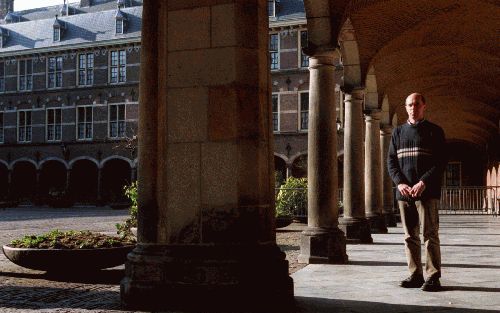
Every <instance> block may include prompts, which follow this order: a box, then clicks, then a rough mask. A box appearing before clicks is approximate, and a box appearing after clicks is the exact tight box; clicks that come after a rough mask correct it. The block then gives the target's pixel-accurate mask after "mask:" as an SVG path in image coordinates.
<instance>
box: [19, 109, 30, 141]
mask: <svg viewBox="0 0 500 313" xmlns="http://www.w3.org/2000/svg"><path fill="white" fill-rule="evenodd" d="M27 112H30V123H29V124H28V123H26V120H27V119H26V114H27ZM21 113H24V114H25V116H24V121H25V123H24V125H23V126H21V123H20V120H21ZM21 129H24V130H23V132H24V140H20V136H19V134H20V132H21ZM28 133H29V136H28ZM28 137H29V140H28ZM32 140H33V111H32V110H19V111H17V142H18V143H28V142H31V141H32Z"/></svg>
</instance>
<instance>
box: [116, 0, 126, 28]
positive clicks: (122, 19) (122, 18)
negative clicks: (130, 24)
mask: <svg viewBox="0 0 500 313" xmlns="http://www.w3.org/2000/svg"><path fill="white" fill-rule="evenodd" d="M115 20H116V29H115V33H116V34H123V33H125V29H126V25H127V15H126V14H125V13H123V12H122V10H120V7H118V9H117V10H116V15H115Z"/></svg>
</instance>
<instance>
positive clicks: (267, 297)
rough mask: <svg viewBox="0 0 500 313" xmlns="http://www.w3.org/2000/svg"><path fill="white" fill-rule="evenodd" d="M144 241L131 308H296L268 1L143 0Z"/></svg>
mask: <svg viewBox="0 0 500 313" xmlns="http://www.w3.org/2000/svg"><path fill="white" fill-rule="evenodd" d="M143 14H144V16H146V17H147V18H145V19H143V20H142V22H143V26H142V32H143V33H142V43H141V74H140V77H141V83H140V88H141V92H140V99H139V137H138V152H139V155H138V157H139V168H138V187H139V190H138V191H139V199H138V201H139V203H138V205H139V214H138V243H137V246H136V248H135V249H134V251H133V252H132V253H130V254H129V255H128V257H127V262H126V265H125V271H126V277H125V278H124V279H123V280H122V282H121V299H122V302H123V303H124V304H125V306H127V307H129V308H138V309H143V310H144V309H145V310H155V311H177V310H182V311H203V312H207V311H210V312H219V311H226V312H236V311H239V310H240V309H241V308H244V309H245V310H249V311H256V312H257V311H258V312H261V311H266V312H273V311H276V307H280V306H282V305H285V306H286V304H291V303H293V281H292V279H291V278H290V276H289V275H288V261H286V260H285V254H284V253H283V252H281V251H280V249H279V247H278V246H277V244H276V231H275V210H274V177H273V173H274V167H273V163H274V162H273V151H274V150H273V144H272V122H271V121H272V117H271V102H270V100H271V97H270V79H269V57H268V54H267V49H268V35H267V33H268V15H267V11H266V6H265V3H263V2H262V1H258V0H247V1H236V0H235V1H223V2H220V3H219V2H216V1H144V6H143Z"/></svg>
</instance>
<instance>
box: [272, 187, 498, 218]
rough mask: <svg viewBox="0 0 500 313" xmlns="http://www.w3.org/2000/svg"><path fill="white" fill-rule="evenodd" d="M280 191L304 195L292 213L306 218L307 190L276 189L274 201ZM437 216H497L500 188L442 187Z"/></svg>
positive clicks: (339, 196) (339, 190)
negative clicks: (290, 191)
mask: <svg viewBox="0 0 500 313" xmlns="http://www.w3.org/2000/svg"><path fill="white" fill-rule="evenodd" d="M280 190H295V191H298V192H303V193H304V195H305V201H303V205H301V206H299V207H297V208H294V209H293V210H292V211H293V214H294V216H295V217H296V218H299V219H304V218H307V189H305V188H276V192H275V196H276V199H277V197H278V194H279V192H280ZM338 201H339V202H341V203H342V202H343V188H339V189H338ZM397 211H398V210H397V202H396V201H395V212H397ZM439 214H442V215H449V214H462V215H471V214H477V215H494V216H498V215H499V214H500V186H497V187H495V186H492V187H490V186H471V187H443V188H441V200H440V210H439Z"/></svg>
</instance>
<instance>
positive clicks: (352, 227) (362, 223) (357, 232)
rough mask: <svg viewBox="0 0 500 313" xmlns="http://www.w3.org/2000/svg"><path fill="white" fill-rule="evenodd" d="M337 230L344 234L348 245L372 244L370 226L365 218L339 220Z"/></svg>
mask: <svg viewBox="0 0 500 313" xmlns="http://www.w3.org/2000/svg"><path fill="white" fill-rule="evenodd" d="M339 228H340V229H341V230H342V231H343V232H344V233H345V234H346V237H347V242H348V243H373V238H372V235H371V231H370V224H369V223H368V220H367V219H366V218H356V217H344V218H341V219H339Z"/></svg>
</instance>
